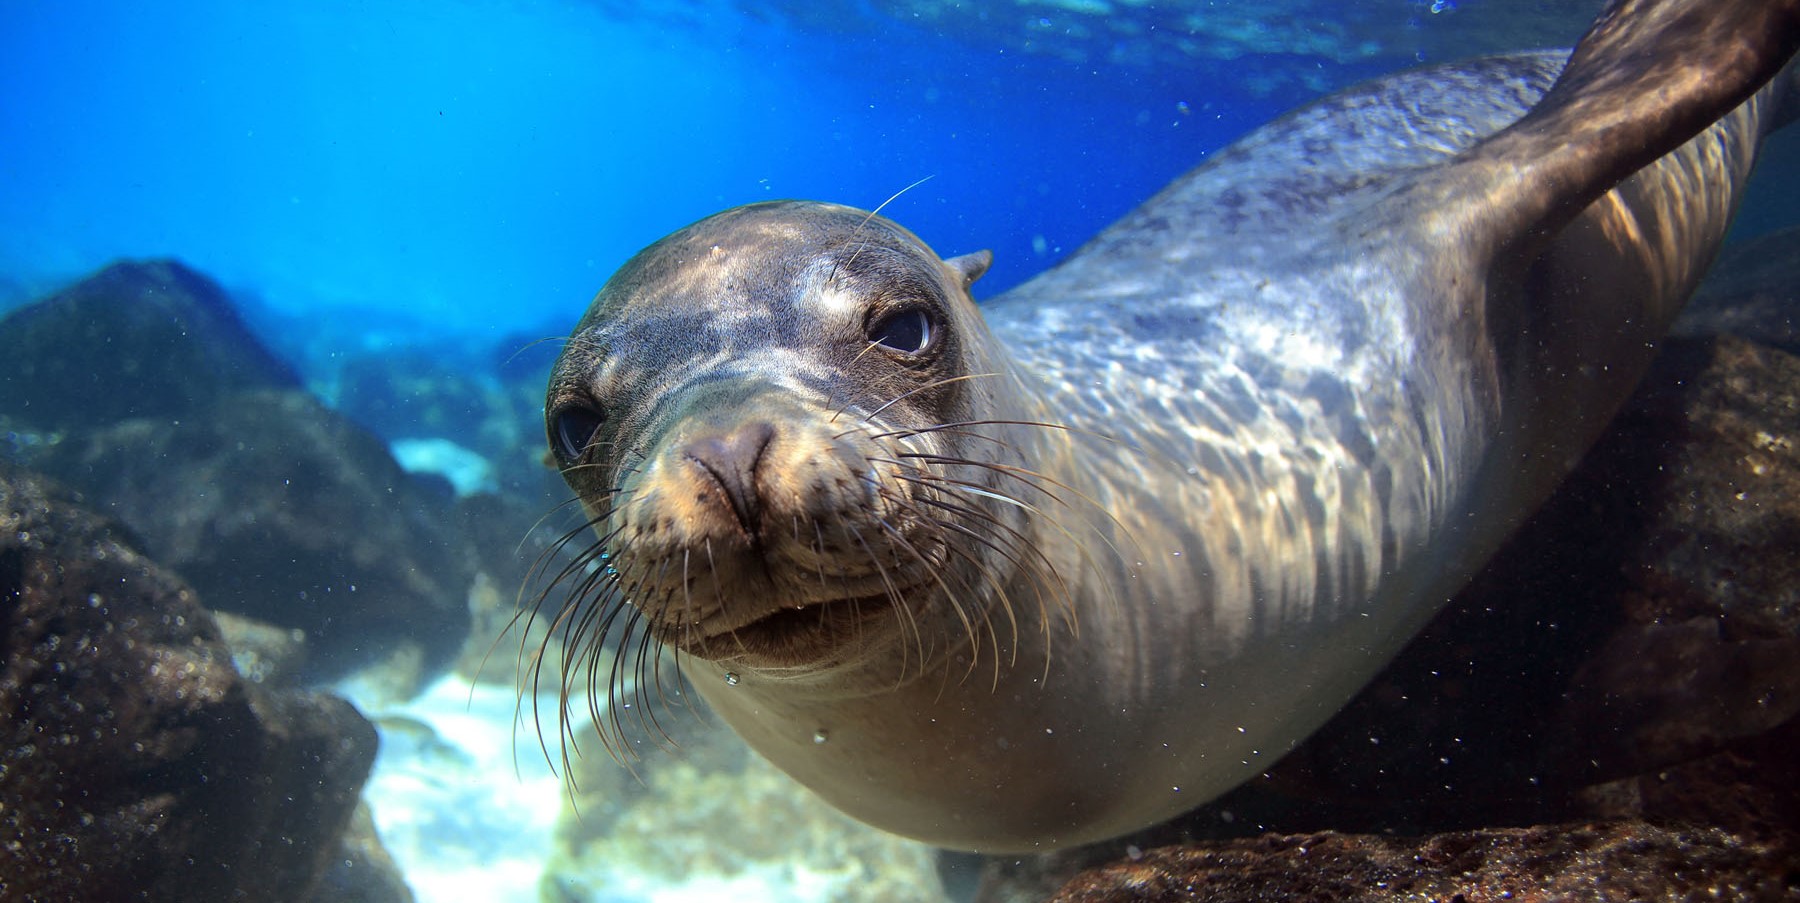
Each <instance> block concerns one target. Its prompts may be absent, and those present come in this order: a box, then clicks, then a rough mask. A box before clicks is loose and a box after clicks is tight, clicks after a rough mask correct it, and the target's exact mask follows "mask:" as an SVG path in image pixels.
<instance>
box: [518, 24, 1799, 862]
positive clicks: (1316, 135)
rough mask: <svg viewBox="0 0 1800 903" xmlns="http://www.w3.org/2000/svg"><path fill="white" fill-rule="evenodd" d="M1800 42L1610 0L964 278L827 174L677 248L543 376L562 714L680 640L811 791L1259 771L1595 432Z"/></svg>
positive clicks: (1099, 801)
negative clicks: (1056, 259)
mask: <svg viewBox="0 0 1800 903" xmlns="http://www.w3.org/2000/svg"><path fill="white" fill-rule="evenodd" d="M1796 44H1800V0H1709V2H1700V0H1614V2H1613V3H1611V4H1609V6H1608V8H1607V10H1606V12H1605V13H1604V14H1603V15H1602V16H1601V18H1600V20H1599V21H1598V23H1597V25H1596V26H1595V28H1594V30H1593V31H1591V32H1590V33H1589V35H1588V37H1586V38H1584V40H1583V41H1582V43H1581V44H1580V45H1579V46H1578V47H1577V49H1576V51H1575V53H1574V54H1573V55H1572V56H1569V57H1566V58H1565V57H1564V56H1563V55H1561V54H1554V53H1535V54H1517V55H1512V56H1506V57H1494V58H1489V59H1484V60H1476V61H1471V62H1467V63H1460V64H1454V65H1450V66H1441V67H1434V68H1429V69H1422V70H1417V71H1414V72H1409V73H1401V74H1398V75H1393V76H1389V77H1386V78H1383V79H1378V80H1376V81H1374V82H1371V83H1369V84H1367V85H1364V86H1359V87H1356V88H1352V89H1350V90H1348V91H1346V92H1344V93H1342V94H1339V95H1336V96H1333V97H1330V98H1326V99H1325V100H1322V101H1320V102H1319V103H1317V104H1315V105H1313V106H1311V107H1307V108H1305V109H1302V110H1299V111H1297V112H1295V113H1293V114H1290V115H1289V116H1287V117H1285V118H1283V119H1281V120H1278V121H1276V122H1274V123H1271V124H1270V125H1268V126H1265V127H1263V128H1261V129H1259V130H1257V131H1256V132H1253V133H1252V134H1250V135H1248V136H1246V137H1245V138H1244V139H1242V140H1241V141H1240V142H1238V143H1237V144H1236V145H1234V146H1233V147H1231V148H1228V149H1226V150H1225V151H1222V152H1220V153H1219V154H1217V155H1215V156H1214V157H1213V159H1212V160H1211V161H1210V162H1209V163H1208V164H1206V165H1204V166H1202V167H1200V168H1199V169H1196V170H1195V171H1193V172H1192V173H1190V174H1188V175H1187V176H1184V177H1183V178H1181V179H1179V180H1177V181H1176V182H1175V183H1173V184H1171V185H1170V186H1169V187H1168V188H1166V189H1164V190H1163V191H1162V192H1161V193H1160V194H1158V195H1157V197H1156V198H1154V199H1152V200H1151V201H1149V202H1148V203H1146V204H1145V205H1144V206H1143V207H1140V208H1139V209H1138V210H1136V211H1134V212H1133V213H1131V214H1129V215H1127V216H1126V217H1125V218H1124V219H1123V220H1121V221H1120V222H1119V223H1117V224H1116V225H1114V226H1112V227H1111V228H1109V229H1108V230H1107V231H1106V232H1104V233H1102V234H1101V235H1100V236H1099V237H1097V238H1096V239H1094V240H1093V241H1092V242H1090V243H1089V244H1088V245H1086V246H1084V247H1083V249H1082V250H1081V251H1079V252H1077V253H1076V254H1075V255H1073V256H1072V257H1071V258H1069V259H1068V260H1066V261H1064V262H1063V263H1061V264H1059V265H1058V266H1057V267H1056V268H1055V269H1053V270H1051V271H1049V272H1047V273H1044V274H1042V275H1040V276H1038V277H1036V278H1035V279H1033V280H1031V281H1030V282H1028V283H1026V284H1024V285H1022V286H1020V287H1018V288H1016V289H1014V290H1012V291H1010V292H1007V293H1006V294H1004V295H1002V296H1001V297H999V298H996V299H993V300H991V301H988V302H986V303H984V304H982V305H981V306H980V307H979V308H977V306H976V305H975V304H974V302H973V301H972V300H971V299H970V296H969V292H968V290H969V286H970V285H971V284H972V283H973V282H974V281H975V279H977V278H978V277H979V276H980V275H981V274H982V272H983V271H984V270H985V269H986V267H987V265H988V260H989V258H988V256H987V255H986V254H985V253H981V254H974V255H968V256H964V257H955V258H950V259H948V260H944V259H940V258H939V257H938V256H937V255H936V254H935V253H933V252H932V251H931V250H930V249H929V248H927V247H926V246H925V245H924V243H923V242H921V241H919V239H918V238H916V237H915V236H913V235H912V234H911V233H909V232H907V231H906V230H905V229H903V228H901V227H900V226H898V225H895V224H894V223H892V222H890V221H888V220H886V219H883V218H881V217H879V216H876V215H874V214H872V213H865V212H862V211H857V210H852V209H850V208H846V207H839V206H835V205H829V204H815V203H805V202H793V201H788V202H774V203H765V204H755V205H751V206H748V207H740V208H736V209H733V210H728V211H725V212H724V213H720V214H717V215H715V216H712V217H709V218H707V219H705V220H702V221H701V222H699V223H696V224H694V225H692V226H689V227H687V228H685V229H682V230H681V231H679V232H676V233H675V234H673V235H671V236H669V237H667V238H665V239H663V240H661V241H658V242H656V243H655V244H653V245H651V246H650V247H649V248H647V249H645V250H644V251H642V252H640V253H639V254H638V255H636V256H635V257H633V258H632V259H631V260H630V261H628V262H627V263H626V264H625V265H624V267H622V268H621V269H620V270H619V271H618V272H617V273H616V274H615V275H614V276H613V277H612V278H611V279H610V280H609V281H608V282H607V284H606V286H605V287H604V288H602V289H601V291H600V293H599V295H598V296H597V297H596V298H595V299H594V302H593V304H592V305H591V306H590V307H589V309H588V312H587V314H586V315H585V316H584V317H583V318H582V320H581V321H580V323H578V324H577V326H576V328H575V331H574V333H573V335H572V336H571V337H570V339H569V342H568V344H567V345H566V346H565V347H564V350H563V353H562V356H561V358H560V359H559V360H558V362H557V364H556V367H555V369H554V371H553V374H552V377H551V381H550V387H549V393H548V396H547V399H546V406H545V411H546V427H547V432H548V438H549V442H550V446H551V449H552V453H553V454H554V456H555V458H556V460H557V463H558V465H559V466H560V468H561V470H562V473H563V476H564V477H565V479H566V480H567V482H568V483H569V485H570V487H571V488H573V489H574V491H575V493H576V495H577V497H578V498H579V499H580V501H581V504H582V505H583V507H584V509H585V511H586V513H587V516H588V523H587V524H586V525H584V526H583V527H582V528H581V529H580V530H578V531H576V532H574V533H571V534H569V536H568V537H565V542H566V543H576V544H579V543H583V542H585V543H588V544H587V545H586V547H585V550H584V551H582V552H581V553H580V554H578V555H576V556H575V560H574V562H573V563H572V564H570V565H569V566H568V567H567V568H565V569H564V570H563V571H562V572H561V574H559V575H556V578H555V579H553V580H552V583H560V584H564V585H567V586H569V587H570V588H571V594H570V598H569V600H568V601H567V602H566V603H562V604H560V605H555V603H550V604H552V605H553V609H552V611H553V614H554V624H553V630H554V631H555V632H557V633H558V634H559V635H560V636H561V637H563V639H564V640H565V642H566V643H567V644H568V646H569V647H570V650H571V654H570V656H569V658H568V659H567V661H568V664H566V665H565V670H564V673H563V675H562V688H563V691H564V694H565V700H564V703H565V704H564V705H563V707H562V709H561V714H562V715H563V716H564V717H565V718H566V716H567V715H568V712H569V708H568V706H567V696H569V695H572V694H575V693H578V692H580V691H581V690H582V689H584V687H585V688H592V690H593V692H595V693H596V694H597V695H598V698H596V699H595V700H593V701H592V703H591V705H592V707H593V708H592V710H593V711H595V712H596V714H597V715H598V716H599V717H597V718H596V721H598V722H600V729H601V731H602V738H603V739H610V740H616V737H615V738H609V732H610V731H616V730H617V729H619V727H620V725H619V723H618V718H619V715H618V711H619V710H620V708H621V706H619V705H617V704H616V703H618V702H619V699H620V697H621V695H622V694H625V693H640V694H641V693H642V692H643V687H644V686H645V684H646V683H647V682H648V681H650V680H652V679H653V677H654V675H653V673H652V672H653V670H654V660H655V657H656V655H657V654H658V652H659V651H660V650H661V649H662V648H663V647H665V646H666V647H669V648H672V649H674V650H675V652H676V655H675V658H676V659H677V661H679V662H680V664H681V665H682V666H683V668H684V670H685V672H686V674H687V675H688V676H689V677H690V678H691V679H692V681H693V683H694V685H695V686H696V687H697V688H698V689H699V691H700V693H701V694H702V695H703V696H704V697H705V699H706V701H707V702H708V703H709V705H710V706H711V708H712V709H713V710H714V711H715V712H716V713H717V714H718V715H719V716H720V717H722V718H723V719H724V720H725V721H726V722H727V723H729V724H730V725H731V726H732V727H733V728H734V729H735V730H736V731H737V732H738V733H739V734H740V735H742V736H743V737H744V738H745V740H747V741H748V742H749V743H750V745H751V746H752V747H754V748H755V749H757V750H758V751H759V752H760V753H761V754H762V755H763V756H764V757H766V758H767V759H769V760H770V761H771V762H773V763H774V764H776V765H777V766H779V767H780V768H782V769H783V770H784V771H786V772H787V773H788V774H790V775H792V776H794V777H795V778H796V779H797V780H799V781H801V782H802V783H804V784H806V785H807V786H808V787H810V788H812V789H813V790H814V791H815V792H817V793H818V794H819V795H820V796H822V797H823V798H825V799H826V800H827V801H829V802H831V803H832V804H834V805H836V806H837V807H839V808H840V809H842V810H844V811H845V812H848V813H849V814H851V815H853V816H855V817H857V818H859V819H862V820H864V821H866V822H869V823H871V824H874V825H876V826H879V827H882V828H885V829H887V830H890V831H893V832H896V833H900V834H905V835H908V836H911V837H914V838H917V839H920V840H924V841H926V842H929V843H933V844H937V845H939V846H946V847H957V848H963V849H970V850H978V851H987V852H1015V851H1029V850H1043V849H1049V848H1053V847H1057V846H1062V845H1068V844H1075V843H1083V842H1088V841H1094V840H1099V839H1102V838H1106V837H1110V836H1115V835H1118V834H1121V833H1124V832H1126V831H1130V830H1133V829H1136V828H1140V827H1143V826H1145V825H1148V824H1151V823H1154V822H1156V821H1160V820H1163V819H1166V818H1169V817H1171V816H1173V815H1176V814H1178V813H1180V812H1183V811H1185V810H1187V809H1190V808H1193V807H1194V806H1197V805H1199V804H1201V803H1204V802H1206V801H1208V800H1210V799H1212V798H1214V797H1215V796H1217V795H1218V794H1221V793H1223V792H1225V791H1227V790H1229V789H1231V788H1232V787H1234V786H1236V785H1237V784H1239V783H1241V782H1243V781H1245V780H1248V779H1250V778H1252V777H1254V776H1255V775H1257V774H1260V773H1262V772H1263V771H1264V770H1265V769H1267V768H1268V767H1269V766H1270V765H1271V764H1273V762H1274V761H1275V760H1276V759H1277V758H1279V757H1280V756H1281V755H1283V754H1284V753H1286V752H1287V751H1288V750H1290V749H1292V748H1293V747H1294V745H1295V744H1297V743H1299V742H1300V741H1301V740H1302V739H1303V738H1304V737H1306V736H1307V734H1308V733H1310V732H1311V731H1313V730H1314V729H1316V728H1317V727H1319V726H1320V725H1321V724H1323V723H1324V722H1325V720H1326V719H1328V718H1329V717H1330V716H1331V715H1332V714H1333V713H1335V712H1336V711H1337V710H1338V709H1339V707H1341V706H1342V705H1343V704H1344V702H1346V701H1347V700H1348V699H1349V698H1350V697H1351V696H1352V694H1354V693H1355V692H1356V691H1357V690H1358V689H1359V688H1361V687H1362V686H1363V685H1364V684H1365V683H1366V682H1367V681H1368V680H1369V679H1370V678H1371V677H1372V676H1373V675H1374V674H1375V673H1376V672H1377V671H1378V670H1379V669H1380V668H1381V667H1382V666H1383V665H1385V664H1386V663H1387V662H1388V661H1389V659H1390V658H1392V656H1393V655H1395V654H1396V653H1397V652H1398V651H1399V649H1400V648H1401V647H1402V646H1403V645H1404V644H1405V643H1406V642H1407V640H1408V639H1410V638H1411V637H1412V636H1413V635H1414V634H1415V633H1416V632H1417V631H1418V629H1419V628H1420V627H1421V626H1422V625H1423V624H1424V623H1425V621H1426V620H1427V619H1429V618H1430V616H1431V615H1432V614H1433V613H1434V612H1435V611H1436V609H1437V607H1438V606H1439V605H1440V604H1441V603H1442V602H1443V600H1445V599H1447V598H1448V597H1449V596H1450V595H1452V594H1453V593H1454V592H1455V591H1456V589H1457V588H1458V587H1459V586H1460V585H1461V584H1462V583H1463V582H1464V581H1465V580H1466V579H1467V577H1468V575H1469V574H1470V573H1471V572H1472V571H1473V569H1474V568H1476V567H1477V566H1479V565H1480V564H1481V563H1482V562H1483V561H1485V560H1486V559H1487V558H1488V557H1489V556H1490V555H1491V554H1492V553H1493V552H1494V550H1495V549H1496V548H1497V547H1498V545H1499V544H1500V543H1501V542H1502V541H1503V540H1504V539H1505V538H1506V536H1507V535H1508V533H1509V532H1510V530H1511V529H1512V527H1513V526H1514V525H1515V524H1517V523H1518V522H1519V521H1520V520H1522V519H1523V518H1524V517H1525V516H1526V515H1528V514H1529V513H1530V512H1531V511H1532V510H1533V509H1534V508H1535V507H1536V506H1537V505H1538V504H1539V503H1540V502H1541V501H1542V500H1543V499H1544V497H1545V496H1546V495H1547V494H1548V493H1549V492H1550V491H1551V490H1552V489H1553V488H1554V487H1555V485H1556V484H1557V482H1558V481H1560V480H1561V478H1562V477H1563V476H1564V475H1565V474H1566V473H1567V472H1568V470H1569V468H1570V467H1572V466H1573V464H1574V462H1575V461H1576V460H1577V459H1578V458H1579V456H1580V455H1581V453H1582V452H1583V451H1584V450H1585V449H1586V448H1587V447H1588V446H1589V445H1590V444H1591V443H1592V442H1593V441H1594V439H1595V438H1596V437H1597V436H1598V435H1599V433H1600V431H1601V430H1602V429H1603V428H1604V426H1605V425H1606V423H1607V421H1608V420H1609V419H1610V417H1611V416H1612V414H1613V412H1614V411H1616V410H1617V408H1618V406H1619V404H1620V403H1621V402H1622V401H1623V399H1624V398H1625V397H1626V396H1627V394H1628V393H1629V392H1630V391H1631V389H1632V387H1633V386H1634V385H1635V383H1636V381H1637V379H1638V377H1639V376H1640V375H1641V374H1642V372H1643V370H1644V368H1645V367H1646V366H1647V365H1648V363H1649V360H1650V357H1651V353H1652V350H1653V348H1654V346H1655V343H1656V340H1657V339H1658V338H1659V337H1660V336H1661V335H1662V333H1663V331H1664V330H1665V329H1666V328H1667V326H1668V324H1669V322H1670V321H1671V320H1672V319H1673V317H1674V315H1675V313H1676V312H1677V311H1678V310H1679V308H1680V305H1681V304H1682V302H1683V301H1684V300H1685V299H1686V297H1687V296H1688V294H1690V293H1691V291H1692V290H1693V287H1694V285H1695V284H1696V283H1697V282H1698V280H1699V278H1700V275H1701V273H1702V271H1703V270H1704V268H1705V265H1706V263H1707V262H1708V261H1710V259H1711V257H1712V255H1713V253H1714V251H1715V250H1716V249H1717V247H1718V246H1719V243H1720V242H1721V241H1722V240H1723V236H1724V233H1725V229H1726V227H1727V225H1728V224H1729V221H1730V214H1731V211H1732V210H1733V209H1734V207H1735V201H1736V199H1737V198H1738V197H1739V196H1741V194H1742V191H1743V186H1744V183H1745V181H1746V179H1747V178H1748V175H1749V172H1750V169H1751V167H1752V165H1753V163H1754V161H1755V156H1756V151H1757V148H1758V145H1759V142H1760V140H1761V138H1762V136H1763V135H1764V134H1765V133H1766V132H1767V131H1769V130H1770V129H1771V128H1773V127H1775V125H1776V124H1777V114H1778V111H1780V110H1782V109H1783V107H1782V105H1781V104H1780V103H1779V101H1780V99H1781V98H1780V93H1781V92H1782V91H1786V90H1790V89H1792V88H1793V85H1792V84H1791V82H1792V81H1793V80H1794V76H1793V74H1792V71H1791V70H1790V71H1789V72H1788V73H1786V74H1785V75H1783V78H1782V79H1781V80H1780V81H1778V82H1777V84H1776V85H1774V86H1772V87H1770V88H1768V89H1766V90H1761V91H1760V93H1759V88H1760V86H1762V85H1764V84H1765V83H1767V82H1768V81H1769V80H1770V79H1771V78H1772V77H1774V76H1775V75H1776V74H1777V73H1778V72H1779V71H1780V70H1781V68H1782V66H1783V64H1784V61H1785V60H1786V59H1787V58H1788V57H1789V56H1790V55H1791V54H1792V53H1793V52H1794V49H1795V46H1796ZM1786 109H1789V110H1791V109H1792V105H1789V106H1788V107H1787V108H1786ZM1402 139H1404V140H1402ZM589 528H591V529H592V534H593V538H592V539H591V540H590V539H582V538H580V537H582V536H585V535H586V533H587V531H588V529H589ZM548 599H549V596H548V590H546V595H544V596H541V597H540V599H539V601H540V603H545V602H547V600H548ZM534 614H535V609H534ZM603 643H607V644H616V645H617V647H618V648H619V649H620V650H621V654H620V655H619V656H617V657H616V658H615V659H611V660H610V662H611V663H610V664H608V663H607V661H608V660H606V659H603V658H602V656H601V655H600V652H599V649H600V647H601V645H602V644H603ZM606 669H610V670H606ZM608 703H614V704H612V705H608ZM644 708H645V707H644V706H639V707H638V708H637V711H638V712H639V713H640V714H641V713H642V712H643V711H644ZM569 729H570V728H569V726H568V724H567V723H565V724H564V725H563V730H564V731H565V737H566V736H567V734H566V732H567V731H568V730H569ZM825 738H828V740H829V742H823V741H824V739H825Z"/></svg>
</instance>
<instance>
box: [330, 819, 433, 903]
mask: <svg viewBox="0 0 1800 903" xmlns="http://www.w3.org/2000/svg"><path fill="white" fill-rule="evenodd" d="M312 903H413V892H412V888H410V887H408V886H407V885H406V876H405V875H403V874H401V872H400V866H399V865H398V864H396V863H395V862H394V858H393V857H392V856H390V855H389V854H388V851H387V848H386V847H384V846H382V845H381V837H380V835H378V834H376V832H375V819H374V818H373V817H372V816H371V815H370V814H369V807H368V806H367V805H361V806H357V807H356V814H355V815H353V816H352V817H351V819H350V828H349V830H347V831H345V832H344V839H343V851H342V854H341V855H338V856H333V857H332V860H331V865H330V867H329V868H327V869H326V870H325V874H324V876H323V877H322V878H321V879H320V880H319V885H318V888H317V889H316V890H314V891H313V895H312Z"/></svg>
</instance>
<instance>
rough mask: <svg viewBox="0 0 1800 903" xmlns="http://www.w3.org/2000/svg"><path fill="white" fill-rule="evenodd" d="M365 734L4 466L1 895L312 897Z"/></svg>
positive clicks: (368, 737) (87, 520) (174, 582)
mask: <svg viewBox="0 0 1800 903" xmlns="http://www.w3.org/2000/svg"><path fill="white" fill-rule="evenodd" d="M375 744H376V737H375V732H374V730H373V728H372V727H371V726H370V725H369V723H368V722H367V721H365V720H363V718H362V717H361V716H360V715H358V714H357V713H356V711H355V709H353V708H352V707H351V706H350V705H349V704H348V703H346V702H344V701H343V700H340V699H337V698H334V697H331V696H326V695H320V694H314V693H306V692H300V691H284V692H270V691H267V690H265V689H264V688H263V687H260V686H257V685H254V684H251V683H249V682H246V681H245V680H244V679H242V678H241V677H240V676H239V675H238V673H237V672H236V671H235V670H234V669H233V668H232V664H231V655H230V651H229V650H228V649H226V647H225V645H224V643H223V642H222V641H221V639H220V634H219V629H218V627H217V626H216V625H215V624H214V623H213V620H212V617H211V615H210V614H208V612H207V611H206V610H205V609H204V608H202V607H201V606H200V604H199V603H198V601H197V600H196V596H195V594H194V592H193V591H192V590H190V589H189V588H188V587H187V586H186V585H185V584H183V583H182V582H181V581H180V580H179V579H177V578H175V577H173V576H171V575H170V574H168V573H167V572H165V571H163V570H162V569H160V568H159V567H158V566H157V565H155V564H153V563H151V561H150V560H148V559H147V558H145V557H144V556H142V555H141V554H140V553H139V552H138V551H137V550H136V549H135V548H133V547H132V545H131V544H130V543H129V542H128V541H127V540H126V539H125V538H124V534H123V531H122V530H120V529H119V528H118V527H116V526H115V525H113V524H112V523H110V522H108V521H106V520H104V519H102V518H100V517H98V516H96V515H94V514H91V513H89V512H87V511H84V510H81V509H80V508H78V507H76V506H74V505H73V504H72V503H71V502H70V500H69V499H68V498H67V497H66V496H64V495H63V494H62V493H61V492H60V491H58V490H57V489H55V488H54V487H52V486H51V485H49V484H48V483H47V482H46V481H44V480H42V479H41V478H38V477H35V476H31V475H28V474H25V473H23V472H20V471H17V470H15V469H11V468H7V467H4V466H3V465H0V898H4V899H8V900H125V899H133V900H139V899H141V900H226V899H246V900H269V901H284V900H306V899H308V898H309V895H310V894H311V893H312V891H313V889H314V887H315V885H317V884H318V882H319V879H320V876H321V875H323V874H324V873H325V870H326V868H327V866H328V864H329V861H330V860H333V859H336V858H341V856H340V855H339V850H340V849H341V843H340V836H341V835H342V833H343V831H344V828H345V826H346V824H348V822H349V820H350V817H351V813H352V812H353V810H354V809H355V807H356V803H357V798H358V794H359V793H360V791H361V788H362V784H363V781H364V780H365V779H366V777H367V776H368V773H369V768H370V765H371V763H372V762H373V759H374V755H375Z"/></svg>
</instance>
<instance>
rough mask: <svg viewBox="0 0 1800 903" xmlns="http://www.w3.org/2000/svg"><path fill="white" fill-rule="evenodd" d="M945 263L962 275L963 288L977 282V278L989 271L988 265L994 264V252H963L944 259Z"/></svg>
mask: <svg viewBox="0 0 1800 903" xmlns="http://www.w3.org/2000/svg"><path fill="white" fill-rule="evenodd" d="M944 264H945V265H946V266H948V267H950V269H952V270H955V271H956V272H957V275H960V276H961V277H962V284H963V288H968V287H969V286H971V285H974V284H975V280H977V279H980V278H981V274H983V273H986V272H987V271H988V267H990V266H993V265H994V252H992V251H976V252H975V253H973V254H963V255H961V256H959V257H952V258H950V259H949V260H946V261H944Z"/></svg>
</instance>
